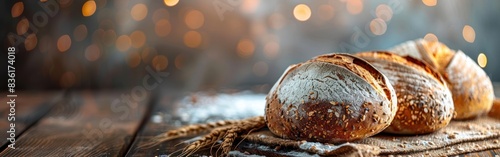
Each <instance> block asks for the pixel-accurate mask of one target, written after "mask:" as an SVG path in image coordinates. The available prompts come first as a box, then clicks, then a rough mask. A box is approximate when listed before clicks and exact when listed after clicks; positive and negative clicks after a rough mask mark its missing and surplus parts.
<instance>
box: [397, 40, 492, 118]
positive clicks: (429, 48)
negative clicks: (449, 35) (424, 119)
mask: <svg viewBox="0 0 500 157" xmlns="http://www.w3.org/2000/svg"><path fill="white" fill-rule="evenodd" d="M392 51H393V52H394V53H396V54H409V55H411V56H413V57H416V58H417V59H421V60H423V61H425V62H426V63H427V64H429V65H430V66H432V67H433V68H435V69H436V70H438V72H439V73H440V74H441V76H443V78H444V79H445V81H446V82H447V84H448V88H449V89H450V91H451V93H452V95H453V102H454V104H455V110H456V113H457V114H456V115H455V117H454V119H470V118H474V117H477V116H479V115H482V114H485V113H488V111H489V110H490V108H491V105H492V102H493V85H492V84H491V80H490V78H489V77H488V76H487V75H486V73H485V72H484V71H483V69H481V68H480V67H479V66H478V65H477V64H476V63H475V62H474V61H473V60H472V59H470V58H469V57H468V56H467V55H465V54H464V53H463V52H461V51H458V52H455V51H454V50H451V49H449V48H448V47H447V46H446V45H444V44H442V43H440V42H435V41H425V40H422V39H418V40H415V41H409V42H406V43H404V44H401V45H398V46H396V47H395V48H392Z"/></svg>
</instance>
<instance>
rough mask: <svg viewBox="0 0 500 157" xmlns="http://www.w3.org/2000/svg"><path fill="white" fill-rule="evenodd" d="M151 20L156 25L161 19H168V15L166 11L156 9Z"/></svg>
mask: <svg viewBox="0 0 500 157" xmlns="http://www.w3.org/2000/svg"><path fill="white" fill-rule="evenodd" d="M151 18H152V19H153V22H154V23H157V22H158V21H160V20H161V19H168V18H169V14H168V11H167V10H166V9H163V8H160V9H157V10H156V11H155V12H154V13H153V16H152V17H151Z"/></svg>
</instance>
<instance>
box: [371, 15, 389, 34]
mask: <svg viewBox="0 0 500 157" xmlns="http://www.w3.org/2000/svg"><path fill="white" fill-rule="evenodd" d="M370 31H371V32H372V33H373V34H375V35H382V34H384V33H385V31H387V24H386V23H385V21H384V20H382V19H381V18H376V19H373V20H372V21H371V22H370Z"/></svg>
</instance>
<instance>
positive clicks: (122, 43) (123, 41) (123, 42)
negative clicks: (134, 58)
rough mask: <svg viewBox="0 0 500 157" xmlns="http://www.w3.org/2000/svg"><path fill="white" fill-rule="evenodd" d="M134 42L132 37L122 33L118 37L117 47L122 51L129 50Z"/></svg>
mask: <svg viewBox="0 0 500 157" xmlns="http://www.w3.org/2000/svg"><path fill="white" fill-rule="evenodd" d="M131 44H132V40H130V37H128V36H127V35H121V36H120V37H118V39H116V49H118V50H119V51H121V52H125V51H128V49H130V46H131Z"/></svg>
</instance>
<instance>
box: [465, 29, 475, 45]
mask: <svg viewBox="0 0 500 157" xmlns="http://www.w3.org/2000/svg"><path fill="white" fill-rule="evenodd" d="M462 35H463V37H464V39H465V41H467V42H469V43H473V42H474V41H475V40H476V31H474V28H472V27H471V26H469V25H465V26H464V29H463V30H462Z"/></svg>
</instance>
